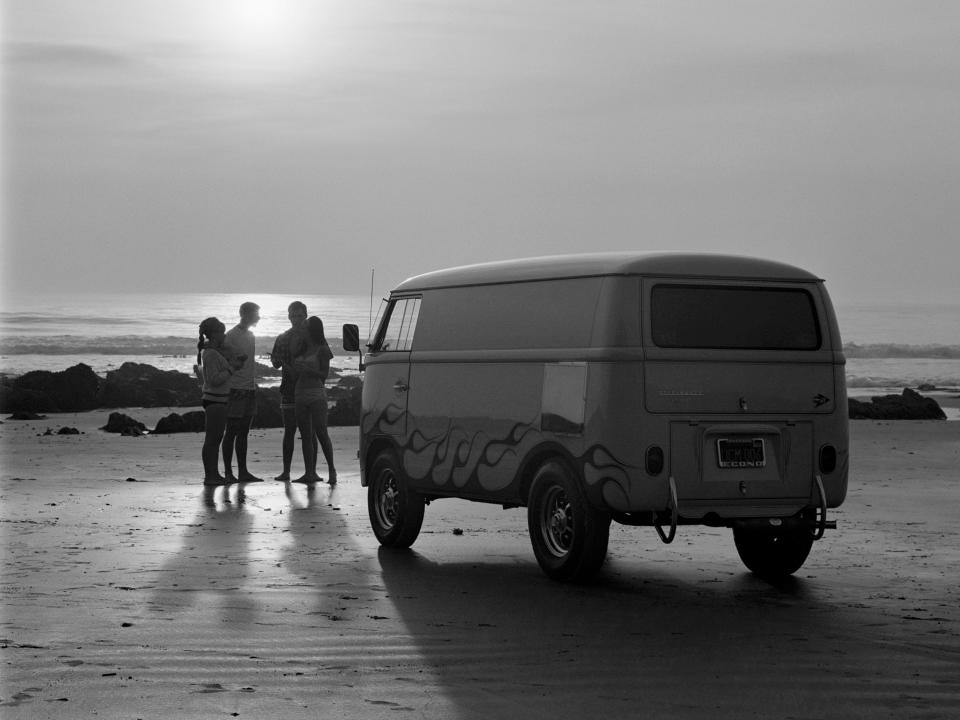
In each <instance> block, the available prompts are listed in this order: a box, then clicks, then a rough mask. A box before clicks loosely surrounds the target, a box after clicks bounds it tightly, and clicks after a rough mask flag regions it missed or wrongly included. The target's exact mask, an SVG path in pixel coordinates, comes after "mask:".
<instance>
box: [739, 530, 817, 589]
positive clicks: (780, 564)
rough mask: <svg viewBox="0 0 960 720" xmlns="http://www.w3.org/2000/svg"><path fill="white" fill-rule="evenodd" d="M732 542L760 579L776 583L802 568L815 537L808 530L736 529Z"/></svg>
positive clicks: (742, 558)
mask: <svg viewBox="0 0 960 720" xmlns="http://www.w3.org/2000/svg"><path fill="white" fill-rule="evenodd" d="M733 542H734V544H735V545H736V546H737V552H738V553H739V554H740V559H741V560H742V561H743V564H744V565H746V566H747V568H748V569H749V570H751V571H752V572H754V573H755V574H757V575H759V576H760V577H766V578H772V579H776V578H780V577H786V576H787V575H792V574H793V573H795V572H796V571H797V570H799V569H800V568H801V567H802V566H803V563H804V562H805V561H806V559H807V555H809V554H810V548H811V547H812V546H813V535H812V534H811V533H810V531H809V530H807V529H806V528H801V529H784V530H745V529H742V528H734V529H733Z"/></svg>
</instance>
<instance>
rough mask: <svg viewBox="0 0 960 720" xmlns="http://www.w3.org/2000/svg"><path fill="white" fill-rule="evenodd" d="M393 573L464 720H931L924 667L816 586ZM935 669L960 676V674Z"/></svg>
mask: <svg viewBox="0 0 960 720" xmlns="http://www.w3.org/2000/svg"><path fill="white" fill-rule="evenodd" d="M378 560H379V563H380V567H381V569H382V573H383V578H384V582H385V584H386V587H387V589H388V591H389V594H390V596H391V599H392V600H393V602H394V603H395V605H396V607H397V609H398V610H399V612H400V615H401V616H402V619H403V622H404V623H405V624H406V626H407V628H408V630H409V632H410V633H411V635H412V636H413V637H414V638H415V639H416V642H417V644H418V646H419V647H420V649H421V652H422V653H423V654H424V656H425V657H426V658H427V661H428V662H429V663H430V665H432V667H433V668H434V670H435V672H436V673H437V674H438V675H439V677H440V682H441V683H442V686H443V688H444V689H445V692H446V694H447V695H448V696H449V697H450V699H451V700H453V702H454V703H455V705H456V706H457V707H458V708H460V709H461V711H462V712H461V717H464V718H473V717H513V716H517V715H520V714H522V715H523V717H524V718H526V719H527V720H529V718H539V717H558V716H559V717H578V716H581V715H585V714H590V715H596V716H599V717H641V716H643V717H666V716H668V715H669V716H673V717H677V716H687V717H703V716H706V715H705V713H707V714H709V716H710V717H731V718H733V717H735V718H744V717H782V718H783V717H810V718H813V717H817V718H823V717H844V718H849V717H877V716H878V714H879V715H884V716H885V715H888V714H890V713H891V712H894V714H896V712H902V713H906V714H907V715H909V714H910V711H913V710H918V709H923V708H917V707H915V704H913V700H915V699H916V698H915V697H914V696H913V695H911V694H910V690H909V687H910V686H911V685H912V683H913V682H914V680H913V678H912V677H911V676H912V675H913V674H914V672H915V671H916V672H920V670H921V668H920V666H921V665H923V663H922V662H920V661H918V659H917V658H916V655H915V651H914V650H913V649H911V648H910V647H900V646H898V645H897V644H896V643H891V642H889V641H888V639H885V638H884V636H883V632H882V627H881V626H882V624H883V623H882V621H878V620H877V618H876V617H875V616H868V617H864V614H863V613H862V612H861V611H858V610H856V609H855V608H852V607H849V606H845V605H842V604H839V603H834V602H832V601H829V600H825V599H821V598H820V597H819V593H818V591H817V588H816V586H815V585H813V584H811V583H808V582H806V581H804V580H802V579H790V580H786V581H783V582H782V583H779V584H777V585H771V584H768V583H766V582H764V581H762V580H760V579H758V578H755V577H754V576H752V575H750V574H748V573H746V572H744V573H741V574H738V575H734V576H730V577H728V578H727V579H719V580H718V579H713V580H711V581H709V582H704V581H703V579H702V577H701V578H699V579H697V578H693V577H692V576H690V575H687V574H685V573H688V572H689V571H687V570H685V569H683V568H682V567H681V568H679V569H677V568H675V567H674V568H671V570H670V571H668V572H664V571H662V570H653V571H651V570H650V568H649V567H642V568H634V567H631V568H630V570H631V572H630V573H626V574H625V573H619V574H618V575H617V576H616V577H614V573H613V572H611V571H609V570H608V571H606V572H605V573H604V574H602V575H601V577H600V579H599V581H598V582H597V583H596V584H593V585H589V586H575V585H561V584H557V583H554V582H551V581H549V580H547V579H546V578H545V577H544V576H542V575H541V574H540V572H539V569H538V568H537V567H536V565H535V564H531V565H530V566H526V567H524V566H517V565H516V564H509V565H504V564H499V563H497V562H486V561H484V562H471V563H437V562H433V561H431V560H429V559H428V558H426V557H424V556H423V555H421V554H419V553H417V552H413V551H396V550H389V549H386V548H381V549H380V551H379V553H378ZM634 570H636V572H634ZM624 575H627V576H628V578H627V579H624ZM631 578H633V579H631ZM874 621H877V622H878V623H879V625H875V624H874ZM935 665H936V672H937V673H938V674H939V675H940V676H941V677H946V676H948V674H949V664H944V663H942V662H939V661H937V662H935ZM911 698H913V700H911ZM902 716H903V715H902V714H901V717H902Z"/></svg>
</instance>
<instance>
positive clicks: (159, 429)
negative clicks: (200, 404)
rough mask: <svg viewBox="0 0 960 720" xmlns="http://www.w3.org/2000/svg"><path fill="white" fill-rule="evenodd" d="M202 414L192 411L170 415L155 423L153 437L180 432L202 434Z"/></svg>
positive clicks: (203, 419)
mask: <svg viewBox="0 0 960 720" xmlns="http://www.w3.org/2000/svg"><path fill="white" fill-rule="evenodd" d="M204 422H205V417H204V412H203V410H194V411H193V412H188V413H184V414H183V415H180V414H178V413H170V414H169V415H167V416H165V417H162V418H160V419H159V420H158V421H157V426H156V427H155V428H154V429H153V434H154V435H169V434H171V433H182V432H203V431H204Z"/></svg>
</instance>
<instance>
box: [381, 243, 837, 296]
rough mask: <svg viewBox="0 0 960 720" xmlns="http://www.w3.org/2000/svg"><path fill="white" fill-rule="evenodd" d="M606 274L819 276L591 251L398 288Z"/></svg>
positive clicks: (505, 263)
mask: <svg viewBox="0 0 960 720" xmlns="http://www.w3.org/2000/svg"><path fill="white" fill-rule="evenodd" d="M604 275H653V276H657V277H678V278H679V277H683V278H711V279H716V278H730V279H749V280H798V281H805V282H816V281H818V280H819V278H818V277H817V276H816V275H813V274H811V273H809V272H807V271H806V270H802V269H800V268H798V267H794V266H793V265H788V264H786V263H781V262H776V261H773V260H763V259H760V258H754V257H746V256H738V255H720V254H712V253H640V252H620V253H590V254H581V255H549V256H544V257H532V258H523V259H518V260H501V261H498V262H489V263H481V264H478V265H463V266H460V267H453V268H447V269H445V270H435V271H434V272H429V273H425V274H423V275H417V276H415V277H412V278H408V279H407V280H404V281H403V282H402V283H400V285H398V286H397V287H396V288H395V289H394V292H409V291H415V290H426V289H430V288H442V287H461V286H465V285H490V284H495V283H513V282H530V281H533V280H552V279H558V278H577V277H596V276H604Z"/></svg>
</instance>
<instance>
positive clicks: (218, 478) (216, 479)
mask: <svg viewBox="0 0 960 720" xmlns="http://www.w3.org/2000/svg"><path fill="white" fill-rule="evenodd" d="M203 484H204V485H206V486H208V487H209V486H217V485H226V484H227V479H226V478H225V477H224V476H223V475H213V476H212V477H205V478H204V479H203Z"/></svg>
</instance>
